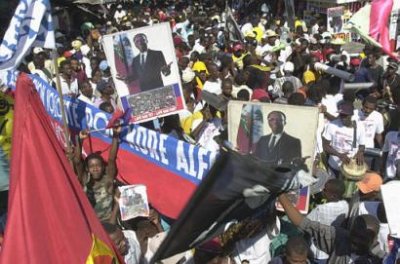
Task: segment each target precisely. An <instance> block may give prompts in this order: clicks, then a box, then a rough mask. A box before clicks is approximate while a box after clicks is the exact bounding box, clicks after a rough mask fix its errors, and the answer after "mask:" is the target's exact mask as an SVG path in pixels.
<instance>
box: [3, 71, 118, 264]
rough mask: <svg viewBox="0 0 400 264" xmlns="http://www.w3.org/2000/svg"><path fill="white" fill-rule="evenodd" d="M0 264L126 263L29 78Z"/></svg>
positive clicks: (22, 86)
mask: <svg viewBox="0 0 400 264" xmlns="http://www.w3.org/2000/svg"><path fill="white" fill-rule="evenodd" d="M15 102H16V104H15V112H14V127H13V129H14V132H13V142H12V159H11V173H10V190H9V206H8V208H9V211H8V218H7V226H6V230H5V236H4V244H3V246H2V249H1V251H0V262H1V263H65V264H67V263H68V264H69V263H86V264H95V263H99V264H100V263H104V264H105V263H109V264H111V263H123V261H122V259H121V257H120V256H118V255H117V253H116V252H117V251H116V248H115V247H114V245H113V243H112V242H111V240H110V238H109V236H108V234H107V233H106V232H105V231H104V229H103V227H102V225H101V224H100V222H99V220H98V218H97V216H96V214H95V212H94V210H93V208H92V206H91V204H90V203H89V201H88V199H87V198H86V195H85V193H84V192H83V190H82V186H81V185H80V183H79V181H78V179H77V177H76V175H75V173H74V172H73V169H72V167H71V165H70V164H69V162H68V160H67V158H66V155H65V153H64V150H63V148H62V146H61V144H60V143H59V141H58V140H57V138H56V136H55V133H54V131H53V128H52V124H51V122H50V118H49V116H48V115H47V113H46V111H45V109H44V107H43V104H42V102H41V101H40V97H39V95H38V93H37V91H36V90H35V88H34V85H33V83H32V81H31V79H30V78H29V77H28V76H27V75H26V74H21V75H20V76H19V78H18V80H17V89H16V98H15Z"/></svg>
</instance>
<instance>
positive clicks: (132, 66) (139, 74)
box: [103, 23, 185, 122]
mask: <svg viewBox="0 0 400 264" xmlns="http://www.w3.org/2000/svg"><path fill="white" fill-rule="evenodd" d="M103 48H104V51H105V53H106V57H107V62H108V64H109V65H110V69H111V74H112V77H113V80H114V83H115V87H116V90H117V93H118V96H119V97H120V98H121V106H122V108H123V109H124V110H126V109H127V108H132V119H131V120H132V121H133V122H142V121H147V120H151V119H154V118H156V117H162V116H166V115H170V114H173V113H176V112H178V111H179V110H182V109H184V108H185V104H184V99H183V97H182V88H181V87H182V86H181V82H180V77H179V69H178V64H177V61H176V56H175V49H174V46H173V42H172V36H171V29H170V27H169V24H168V23H161V24H157V25H154V26H148V27H141V28H137V29H133V30H129V31H122V32H119V33H116V34H111V35H105V36H104V37H103ZM163 96H167V97H163ZM162 98H164V100H165V98H167V100H165V101H164V100H161V99H162ZM143 99H144V100H143Z"/></svg>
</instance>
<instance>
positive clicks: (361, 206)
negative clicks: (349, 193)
mask: <svg viewBox="0 0 400 264" xmlns="http://www.w3.org/2000/svg"><path fill="white" fill-rule="evenodd" d="M382 183H383V180H382V177H381V176H380V175H379V174H378V173H376V172H374V171H370V172H367V173H365V175H364V177H363V179H362V180H360V181H358V182H357V183H356V185H357V187H358V192H356V193H355V194H354V195H353V197H352V199H351V201H350V211H349V212H350V214H349V223H348V227H349V228H351V226H352V225H353V222H354V219H355V218H356V217H357V216H359V215H363V214H372V215H375V214H376V211H377V207H378V205H379V202H380V201H381V199H380V190H381V185H382ZM375 216H376V215H375Z"/></svg>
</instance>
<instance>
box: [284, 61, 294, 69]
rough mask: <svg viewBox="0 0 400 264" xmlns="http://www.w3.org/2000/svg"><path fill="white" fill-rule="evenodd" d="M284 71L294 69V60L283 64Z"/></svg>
mask: <svg viewBox="0 0 400 264" xmlns="http://www.w3.org/2000/svg"><path fill="white" fill-rule="evenodd" d="M283 71H285V72H293V71H294V64H293V62H290V61H287V62H285V65H284V66H283Z"/></svg>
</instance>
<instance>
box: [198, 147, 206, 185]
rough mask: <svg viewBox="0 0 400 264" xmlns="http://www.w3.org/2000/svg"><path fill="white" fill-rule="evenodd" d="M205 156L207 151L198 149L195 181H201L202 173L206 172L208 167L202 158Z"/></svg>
mask: <svg viewBox="0 0 400 264" xmlns="http://www.w3.org/2000/svg"><path fill="white" fill-rule="evenodd" d="M204 156H207V150H206V149H205V148H199V154H198V157H199V171H198V173H197V179H199V180H202V179H203V174H204V171H206V170H207V169H208V168H209V167H208V164H207V163H206V162H204V159H203V157H204Z"/></svg>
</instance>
